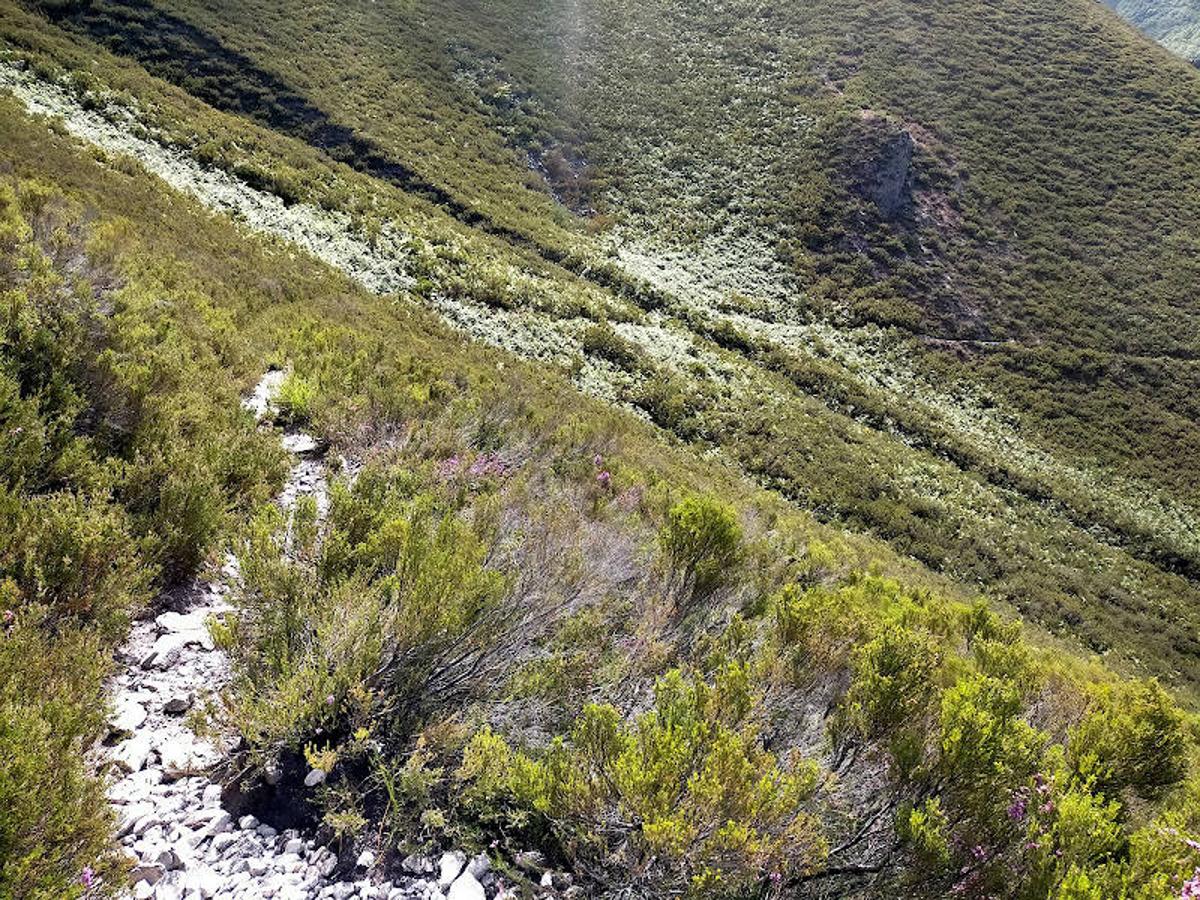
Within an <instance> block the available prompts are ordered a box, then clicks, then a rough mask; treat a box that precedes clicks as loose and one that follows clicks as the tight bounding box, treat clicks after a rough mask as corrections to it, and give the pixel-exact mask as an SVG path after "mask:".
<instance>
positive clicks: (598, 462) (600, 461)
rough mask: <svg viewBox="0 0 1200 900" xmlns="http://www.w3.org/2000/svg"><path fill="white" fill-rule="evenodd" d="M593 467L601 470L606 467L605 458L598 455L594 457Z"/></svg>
mask: <svg viewBox="0 0 1200 900" xmlns="http://www.w3.org/2000/svg"><path fill="white" fill-rule="evenodd" d="M592 465H593V466H595V467H596V468H597V469H598V468H600V467H601V466H602V465H604V457H603V456H601V455H600V454H599V453H597V454H596V455H595V456H593V457H592Z"/></svg>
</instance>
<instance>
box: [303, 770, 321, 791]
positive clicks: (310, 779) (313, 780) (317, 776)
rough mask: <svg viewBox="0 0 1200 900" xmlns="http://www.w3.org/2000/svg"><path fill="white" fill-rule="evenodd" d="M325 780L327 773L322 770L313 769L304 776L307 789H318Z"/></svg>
mask: <svg viewBox="0 0 1200 900" xmlns="http://www.w3.org/2000/svg"><path fill="white" fill-rule="evenodd" d="M324 780H325V773H324V772H323V771H322V770H321V769H313V770H312V771H311V772H309V773H308V774H307V775H305V776H304V786H305V787H316V786H317V785H318V784H320V783H321V782H323V781H324Z"/></svg>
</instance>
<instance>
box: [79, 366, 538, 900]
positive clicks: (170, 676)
mask: <svg viewBox="0 0 1200 900" xmlns="http://www.w3.org/2000/svg"><path fill="white" fill-rule="evenodd" d="M283 377H284V373H283V372H269V373H268V374H267V375H266V376H265V377H264V378H263V380H262V381H261V382H260V383H259V385H258V386H257V388H256V389H255V391H254V393H253V394H252V395H251V396H250V397H249V398H247V399H246V401H245V403H244V405H245V406H246V408H247V409H248V410H249V411H250V412H251V413H253V414H254V415H255V417H256V418H257V419H259V420H263V419H264V418H265V417H266V415H267V413H268V412H269V411H270V407H271V397H272V395H273V393H274V392H275V391H276V390H277V389H278V387H279V385H280V384H281V383H282V380H283ZM282 443H283V446H284V447H285V448H286V449H287V450H289V452H291V453H292V454H293V456H294V458H295V464H294V465H293V467H292V470H291V472H290V474H289V476H288V479H287V483H286V486H285V487H284V490H283V491H282V492H281V494H280V495H279V497H278V498H277V502H278V503H280V505H281V506H283V507H284V508H289V507H290V506H292V505H294V504H295V503H296V502H297V500H298V499H299V498H301V497H303V496H312V497H314V499H315V500H316V503H317V508H318V513H319V514H320V515H323V514H324V511H325V510H326V508H327V506H328V490H327V482H326V471H325V462H324V459H323V458H322V452H321V447H320V444H319V442H318V441H317V440H315V439H314V438H313V437H312V436H311V435H308V434H305V433H303V432H289V433H287V434H284V435H283V436H282ZM238 578H239V569H238V563H237V560H236V559H235V558H233V557H232V556H230V557H227V558H226V561H225V564H224V566H223V567H222V568H221V571H220V573H219V575H218V576H217V577H215V578H214V579H212V580H208V579H203V580H201V579H198V580H195V581H193V582H192V583H191V584H189V585H188V586H186V588H184V589H183V590H181V591H179V592H178V593H176V594H173V595H171V596H169V597H166V598H163V603H164V605H166V606H167V607H169V608H167V609H165V610H164V611H160V612H158V613H157V615H153V616H151V617H149V618H146V619H144V620H142V621H139V622H137V623H135V625H134V627H133V628H132V630H131V632H130V635H129V638H128V640H127V641H126V643H125V644H124V645H123V647H122V648H121V650H120V651H119V653H118V663H119V666H120V668H119V671H118V674H117V675H116V676H115V677H114V678H113V680H112V683H111V693H112V698H113V708H114V713H113V717H112V720H111V723H110V727H111V733H110V735H109V738H108V740H107V741H106V742H105V746H103V747H101V748H98V749H97V754H96V757H97V758H96V762H97V765H98V766H99V767H101V768H104V769H108V770H109V771H110V773H111V779H110V787H109V792H108V794H109V799H110V801H111V802H112V803H113V805H114V807H115V811H116V813H117V818H118V822H119V826H118V829H117V835H118V838H119V839H120V841H121V843H122V845H123V847H124V849H125V852H126V854H127V855H128V857H129V860H130V863H131V866H132V868H131V871H130V895H131V896H132V897H134V898H136V900H149V898H154V900H209V898H229V900H258V898H278V900H311V898H325V897H331V898H351V897H357V898H379V900H400V898H406V900H407V898H412V900H439V898H448V900H487V898H489V897H495V898H504V897H508V896H515V895H511V894H508V893H506V892H505V891H504V888H503V886H502V885H501V884H500V883H499V880H498V879H497V878H496V876H495V875H494V874H493V873H491V872H490V865H489V862H488V858H487V857H486V856H479V857H476V858H475V859H472V860H470V861H468V860H467V857H466V855H465V854H463V853H446V854H445V855H444V856H443V857H442V858H441V860H440V863H439V864H435V862H434V861H433V860H432V859H428V858H424V857H415V856H414V857H409V858H408V859H406V860H405V861H404V868H405V870H406V873H407V874H406V875H405V876H404V877H402V878H400V879H399V880H398V881H397V880H390V881H389V880H384V879H383V878H382V876H380V875H379V874H378V873H377V872H376V871H375V868H376V866H375V862H376V860H375V855H374V854H373V853H371V852H369V851H368V852H363V853H361V854H360V855H358V856H357V857H354V858H353V859H351V860H340V859H339V857H338V855H337V854H336V853H335V852H334V851H333V850H331V849H329V848H328V847H322V846H320V845H318V843H317V842H316V841H315V839H314V837H313V835H311V834H303V833H301V832H298V831H296V830H294V829H285V830H283V831H278V830H276V829H275V828H273V827H272V826H271V825H269V824H266V823H264V822H260V821H259V820H258V819H257V818H255V817H254V816H253V815H241V816H238V815H235V813H234V812H233V811H231V810H230V809H228V808H226V805H225V803H224V800H223V793H224V791H223V786H222V785H221V784H220V783H219V782H217V781H214V780H213V779H212V778H210V776H209V773H210V772H211V771H212V769H213V767H214V766H215V765H216V764H217V763H219V762H220V761H221V760H222V759H224V757H225V756H226V753H227V752H228V750H229V749H230V747H231V742H232V739H231V738H230V737H228V736H217V737H211V738H210V737H200V736H198V735H197V734H196V733H195V732H194V731H193V730H192V728H190V727H189V716H188V714H189V712H190V711H192V710H193V709H196V708H197V707H198V706H199V705H200V704H202V703H203V702H204V700H205V699H206V698H207V697H210V696H212V695H213V694H214V693H215V692H216V691H219V690H220V688H221V687H223V686H224V685H225V684H226V683H227V682H228V680H229V678H230V669H229V662H228V659H227V658H226V656H225V654H224V653H222V652H221V651H220V650H219V649H218V648H217V647H216V646H215V645H214V642H213V640H212V637H211V636H210V634H209V631H208V627H207V622H208V620H209V618H210V617H214V616H223V615H232V614H235V613H234V609H233V607H232V606H231V605H230V602H229V599H230V596H231V594H232V593H233V591H234V590H235V588H236V585H237V582H238ZM264 815H265V814H264ZM347 870H350V876H349V877H340V876H344V874H345V872H346V871H347Z"/></svg>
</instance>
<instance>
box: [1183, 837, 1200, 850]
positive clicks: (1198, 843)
mask: <svg viewBox="0 0 1200 900" xmlns="http://www.w3.org/2000/svg"><path fill="white" fill-rule="evenodd" d="M1183 842H1184V843H1185V844H1187V845H1188V846H1189V847H1191V848H1192V849H1193V850H1200V841H1193V840H1192V839H1191V838H1185V839H1184V841H1183Z"/></svg>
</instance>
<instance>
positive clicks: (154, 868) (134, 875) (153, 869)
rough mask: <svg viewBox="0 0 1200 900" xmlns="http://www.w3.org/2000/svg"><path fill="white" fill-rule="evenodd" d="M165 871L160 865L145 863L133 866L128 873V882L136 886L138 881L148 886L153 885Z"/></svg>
mask: <svg viewBox="0 0 1200 900" xmlns="http://www.w3.org/2000/svg"><path fill="white" fill-rule="evenodd" d="M166 872H167V869H166V867H165V866H163V865H162V864H161V863H157V862H147V863H141V864H140V865H138V866H135V867H134V868H133V870H132V871H131V872H130V873H129V880H130V881H131V882H132V883H134V884H137V883H138V882H139V881H144V882H145V883H146V884H148V885H155V884H158V882H159V881H160V880H161V879H162V877H163V875H165V874H166Z"/></svg>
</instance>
